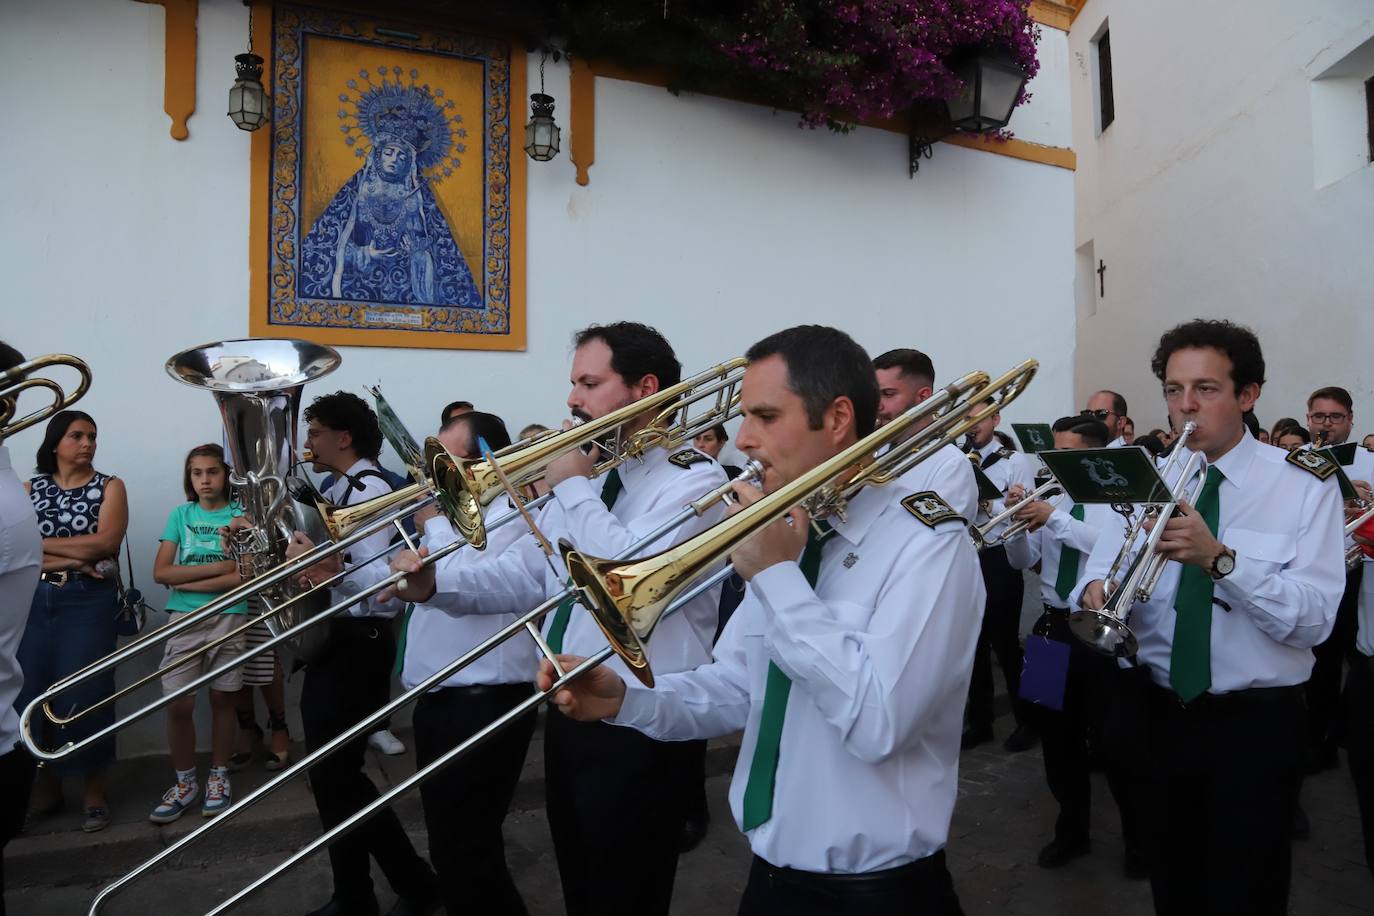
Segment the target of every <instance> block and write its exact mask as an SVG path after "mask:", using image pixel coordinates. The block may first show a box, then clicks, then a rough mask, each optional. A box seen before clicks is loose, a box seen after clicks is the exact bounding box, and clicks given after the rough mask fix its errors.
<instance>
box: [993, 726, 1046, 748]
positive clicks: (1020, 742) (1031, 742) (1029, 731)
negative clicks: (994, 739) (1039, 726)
mask: <svg viewBox="0 0 1374 916" xmlns="http://www.w3.org/2000/svg"><path fill="white" fill-rule="evenodd" d="M1039 742H1040V733H1039V732H1038V731H1036V730H1035V729H1033V728H1031V727H1030V726H1028V725H1018V726H1016V731H1014V732H1012V733H1011V734H1010V735H1008V736H1007V740H1006V741H1003V742H1002V750H1004V751H1006V752H1007V753H1008V754H1019V753H1021V752H1022V751H1028V750H1030V749H1031V748H1033V747H1035V745H1036V744H1038V743H1039Z"/></svg>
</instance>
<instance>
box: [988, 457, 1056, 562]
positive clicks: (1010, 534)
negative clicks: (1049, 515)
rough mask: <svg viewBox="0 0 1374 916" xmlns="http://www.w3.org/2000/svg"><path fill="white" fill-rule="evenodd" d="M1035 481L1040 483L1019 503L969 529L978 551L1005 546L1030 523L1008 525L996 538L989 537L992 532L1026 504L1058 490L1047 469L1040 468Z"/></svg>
mask: <svg viewBox="0 0 1374 916" xmlns="http://www.w3.org/2000/svg"><path fill="white" fill-rule="evenodd" d="M1047 478H1048V479H1047ZM1035 479H1036V480H1037V481H1040V483H1039V484H1038V485H1037V486H1036V488H1035V489H1034V490H1031V491H1030V492H1029V493H1027V494H1026V495H1025V496H1024V497H1022V499H1021V501H1020V502H1018V503H1016V504H1015V505H1012V506H1007V507H1006V508H1005V509H1003V510H1002V511H1001V512H999V513H997V514H996V515H994V516H993V517H992V518H990V519H988V520H987V521H986V522H984V523H983V524H981V525H979V526H978V527H976V528H973V529H971V530H972V533H973V543H974V546H976V547H977V548H978V549H979V550H986V549H987V548H989V547H1001V546H1002V545H1004V544H1006V543H1007V541H1010V540H1011V539H1012V538H1014V537H1016V536H1017V535H1018V534H1020V533H1022V532H1023V531H1025V530H1026V529H1027V528H1029V527H1030V522H1027V521H1020V520H1018V521H1015V522H1012V523H1011V524H1010V525H1008V526H1007V527H1006V529H1005V530H1004V531H1002V532H1001V533H1000V534H998V535H997V536H996V537H989V536H990V535H991V534H992V532H993V531H995V530H996V528H997V526H998V525H1000V524H1002V523H1003V522H1005V521H1006V520H1007V519H1009V518H1011V517H1012V516H1013V515H1015V514H1016V513H1017V512H1018V511H1019V510H1020V509H1021V508H1023V507H1024V506H1025V505H1026V503H1029V502H1032V501H1034V500H1037V499H1044V498H1045V497H1046V496H1051V495H1053V493H1054V492H1055V491H1056V490H1058V489H1060V487H1059V481H1058V480H1056V479H1055V477H1054V473H1053V472H1051V471H1050V469H1049V468H1041V469H1040V470H1038V471H1036V472H1035Z"/></svg>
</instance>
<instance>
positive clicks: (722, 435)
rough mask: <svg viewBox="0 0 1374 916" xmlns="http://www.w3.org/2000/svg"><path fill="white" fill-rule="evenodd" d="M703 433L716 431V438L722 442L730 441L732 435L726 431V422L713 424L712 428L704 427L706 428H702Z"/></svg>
mask: <svg viewBox="0 0 1374 916" xmlns="http://www.w3.org/2000/svg"><path fill="white" fill-rule="evenodd" d="M702 433H715V434H716V438H717V439H719V440H720V441H721V442H729V441H730V436H729V434H728V433H726V432H725V424H724V423H717V424H716V425H715V426H712V427H711V428H710V429H704V430H702Z"/></svg>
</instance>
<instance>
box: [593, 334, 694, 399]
mask: <svg viewBox="0 0 1374 916" xmlns="http://www.w3.org/2000/svg"><path fill="white" fill-rule="evenodd" d="M592 340H599V341H601V342H602V343H604V344H605V345H606V346H607V347H610V350H611V368H612V369H614V370H615V374H616V375H618V376H620V377H621V379H622V380H624V382H625V384H627V385H633V384H635V383H636V382H638V381H639V380H640V379H642V378H644V377H645V376H646V375H652V376H653V377H654V378H656V379H658V387H659V388H660V389H663V388H668V387H669V386H672V385H676V384H677V383H678V382H680V381H682V363H680V362H678V361H677V355H676V354H675V353H673V347H672V345H671V344H670V343H668V340H667V338H665V337H664V336H663V335H662V334H660V333H659V332H658V331H657V330H655V329H654V328H651V327H649V326H648V325H647V324H640V323H639V322H638V321H617V322H615V323H614V324H593V325H590V326H588V327H585V328H583V329H582V330H580V331H578V332H577V333H576V334H575V335H573V346H574V347H576V348H580V347H581V346H583V345H584V344H586V343H587V342H588V341H592Z"/></svg>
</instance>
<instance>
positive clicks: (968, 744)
mask: <svg viewBox="0 0 1374 916" xmlns="http://www.w3.org/2000/svg"><path fill="white" fill-rule="evenodd" d="M991 740H992V726H990V725H977V726H975V725H970V726H969V727H968V728H966V729H964V737H963V738H961V739H959V749H960V750H963V751H967V750H969V749H971V748H975V747H977V746H978V745H980V744H987V743H988V742H989V741H991Z"/></svg>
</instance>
